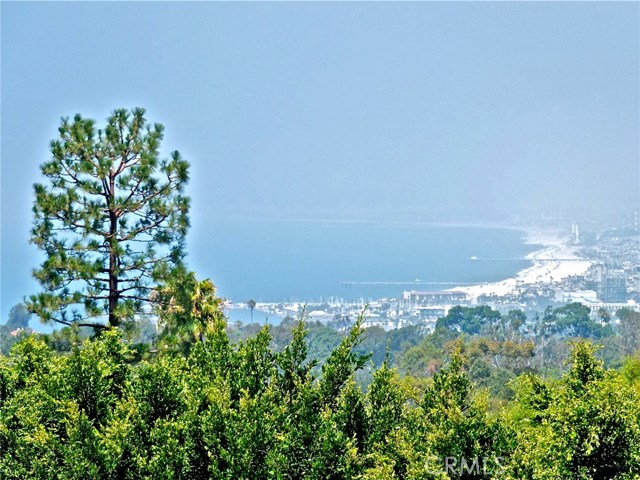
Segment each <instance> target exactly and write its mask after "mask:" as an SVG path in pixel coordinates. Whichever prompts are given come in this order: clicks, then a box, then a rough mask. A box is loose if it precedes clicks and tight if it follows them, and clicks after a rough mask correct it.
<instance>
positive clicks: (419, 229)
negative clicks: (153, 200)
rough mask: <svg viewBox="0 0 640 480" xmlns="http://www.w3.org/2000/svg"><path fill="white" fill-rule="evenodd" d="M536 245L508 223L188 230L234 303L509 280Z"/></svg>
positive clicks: (202, 262)
mask: <svg viewBox="0 0 640 480" xmlns="http://www.w3.org/2000/svg"><path fill="white" fill-rule="evenodd" d="M536 248H537V247H536V246H534V245H527V244H525V243H524V233H523V232H522V231H519V230H515V229H510V228H494V227H491V228H488V227H477V226H473V227H469V226H442V225H429V224H405V225H398V224H376V223H322V222H298V221H283V220H278V221H273V220H271V221H267V220H247V221H238V220H234V221H231V220H228V221H219V222H216V223H215V224H212V225H210V226H209V227H208V228H207V229H206V233H203V232H202V231H201V233H200V234H198V235H195V236H191V237H190V241H189V245H188V250H189V252H190V256H189V258H188V259H187V260H188V262H189V264H190V266H191V268H193V269H195V270H196V272H198V274H199V276H201V277H208V278H211V280H212V281H213V282H214V283H215V284H216V285H217V287H218V293H219V294H220V295H222V296H224V297H225V298H228V299H230V300H231V301H234V302H244V301H246V300H248V299H250V298H251V299H254V300H256V301H258V302H283V301H301V302H314V301H320V300H321V299H327V298H328V297H335V298H342V299H344V300H360V299H364V300H370V299H375V298H383V297H387V298H389V297H398V296H399V295H401V294H402V291H403V290H421V291H425V290H442V289H445V288H451V285H444V284H443V285H429V284H428V282H443V283H447V284H451V283H482V282H493V281H498V280H503V279H505V278H510V277H513V276H515V274H516V273H517V272H518V271H520V270H522V269H524V268H527V267H528V266H530V265H531V263H530V262H529V261H527V260H524V257H525V256H526V255H527V254H528V253H530V252H532V251H534V250H536ZM472 257H477V258H478V260H472ZM345 282H353V283H350V284H349V286H346V285H345ZM372 282H379V283H376V284H372ZM394 282H400V283H396V284H394Z"/></svg>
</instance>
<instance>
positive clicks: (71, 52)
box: [1, 2, 640, 318]
mask: <svg viewBox="0 0 640 480" xmlns="http://www.w3.org/2000/svg"><path fill="white" fill-rule="evenodd" d="M1 14H2V25H1V26H2V97H1V99H2V299H3V301H2V317H3V318H4V316H5V312H6V311H8V308H9V307H10V306H11V305H12V304H13V303H16V302H17V301H20V299H21V297H22V295H24V294H25V293H28V292H25V291H24V285H25V283H24V282H26V281H27V280H25V278H28V277H29V271H30V269H31V268H32V267H33V266H34V263H35V260H34V259H35V258H36V254H35V249H34V247H32V246H28V245H27V239H28V232H29V228H30V224H31V212H30V209H31V206H32V202H33V193H32V184H33V183H34V182H36V181H38V180H39V178H40V177H39V170H38V166H39V165H40V164H41V163H42V162H44V161H45V160H47V158H48V156H49V153H48V144H49V141H50V140H51V139H52V138H54V137H55V135H56V133H57V127H58V124H59V119H60V117H61V116H67V115H73V114H75V113H77V112H80V113H82V114H83V115H85V116H89V117H92V118H95V119H96V120H98V121H99V123H101V122H103V121H104V119H105V118H106V116H107V115H108V114H109V112H110V111H111V110H113V109H114V108H117V107H134V106H142V107H145V108H146V109H147V111H148V118H149V119H150V120H152V121H156V122H160V123H163V124H164V125H165V127H166V135H165V141H164V143H163V147H164V152H166V153H168V152H169V151H170V150H174V149H178V150H180V151H181V152H182V154H183V155H184V156H185V157H186V158H187V159H188V160H190V161H191V163H192V182H191V184H190V187H189V194H190V195H191V197H192V202H193V207H192V223H193V225H194V227H193V229H192V233H191V235H198V234H203V232H205V231H206V226H207V225H210V224H211V223H212V222H214V221H215V218H216V215H218V214H219V215H222V214H223V213H224V214H226V215H228V214H233V213H236V212H237V213H239V214H240V215H239V216H240V217H241V216H242V215H244V214H245V213H246V212H254V214H256V213H255V212H258V213H259V214H261V215H275V214H281V213H283V212H284V213H291V214H295V215H299V214H300V213H301V212H305V211H307V212H311V213H314V212H318V211H323V212H329V213H327V214H328V215H331V212H341V211H344V210H348V211H354V212H357V211H359V210H367V211H370V212H385V213H388V214H391V215H393V214H394V212H397V211H406V210H411V211H414V210H415V211H421V210H430V209H436V210H441V209H449V210H455V211H462V212H471V213H474V214H476V215H478V216H482V214H483V212H486V211H495V210H510V209H514V210H515V209H522V208H538V207H549V206H554V205H562V204H568V205H570V206H572V207H581V208H586V209H607V208H612V207H614V208H619V209H629V210H631V209H633V208H636V206H637V205H638V202H639V192H640V184H639V182H640V172H639V170H640V166H639V143H640V141H639V131H640V125H639V116H640V115H639V111H640V108H639V79H638V75H639V44H640V35H639V25H640V13H639V4H638V3H637V2H625V3H614V2H586V3H577V2H567V3H551V2H543V3H538V2H534V3H518V2H505V3H489V2H486V3H485V2H481V3H466V2H465V3H462V2H460V3H434V2H426V3H233V4H232V3H201V2H191V3H166V2H159V3H151V2H141V3H89V2H87V3H80V2H65V3H53V2H46V3H35V2H20V3H14V2H2V4H1ZM18 260H19V262H20V263H18ZM25 272H26V273H25ZM20 289H22V291H19V290H20Z"/></svg>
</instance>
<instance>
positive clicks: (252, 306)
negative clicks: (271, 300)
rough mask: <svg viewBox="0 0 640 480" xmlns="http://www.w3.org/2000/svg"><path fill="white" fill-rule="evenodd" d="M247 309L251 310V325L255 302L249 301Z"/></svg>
mask: <svg viewBox="0 0 640 480" xmlns="http://www.w3.org/2000/svg"><path fill="white" fill-rule="evenodd" d="M247 307H249V310H251V323H253V309H254V308H256V301H255V300H253V299H251V300H249V301H248V302H247Z"/></svg>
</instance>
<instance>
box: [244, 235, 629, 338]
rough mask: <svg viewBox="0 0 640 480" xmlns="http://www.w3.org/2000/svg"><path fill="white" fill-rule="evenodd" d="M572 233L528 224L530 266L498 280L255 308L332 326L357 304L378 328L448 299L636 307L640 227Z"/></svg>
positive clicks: (424, 319)
mask: <svg viewBox="0 0 640 480" xmlns="http://www.w3.org/2000/svg"><path fill="white" fill-rule="evenodd" d="M579 235H580V233H579V226H578V224H577V223H574V224H573V225H572V229H571V233H570V234H568V232H567V233H566V234H562V232H560V233H559V232H558V231H554V232H551V233H550V232H549V231H541V230H533V229H531V230H529V231H528V243H531V244H535V245H540V246H541V249H540V250H538V251H536V252H533V253H531V254H530V255H529V256H528V257H527V259H528V260H531V262H532V265H531V266H530V267H528V268H527V269H525V270H523V271H521V272H520V273H519V274H518V275H517V276H516V277H515V278H511V279H506V280H503V281H500V282H494V283H482V284H474V285H464V286H459V287H456V286H453V287H451V288H448V289H446V290H439V291H433V290H419V289H408V290H407V289H404V290H399V291H398V295H397V297H395V298H382V299H375V300H374V299H359V300H357V301H352V300H344V299H336V298H332V299H330V300H327V301H322V302H315V303H313V302H309V303H304V302H292V303H288V304H285V303H278V304H276V303H262V304H258V305H257V307H256V308H257V309H259V310H261V311H263V312H265V313H266V314H267V315H274V316H278V317H286V316H293V317H295V316H298V315H300V312H301V311H302V310H303V309H305V314H306V316H307V317H308V319H309V320H312V321H319V322H322V323H325V324H327V325H331V326H333V327H334V328H337V329H346V328H348V327H349V325H351V324H352V322H353V321H354V319H355V318H356V317H357V316H358V315H359V314H361V313H362V312H363V311H364V312H365V313H364V316H365V322H364V326H365V327H370V326H378V327H381V328H384V329H386V330H389V329H395V328H402V327H405V326H410V325H422V326H424V327H425V328H427V329H430V328H433V326H434V325H435V322H436V320H437V319H438V318H440V317H443V316H445V315H446V314H447V312H448V311H449V309H450V308H452V307H453V306H455V305H463V306H464V305H468V306H475V305H488V306H490V307H491V308H494V309H496V310H498V311H500V312H502V313H507V312H508V311H510V310H516V309H518V310H523V311H524V312H525V313H531V314H534V313H535V312H540V311H542V310H544V309H545V308H546V307H547V306H552V307H556V306H560V305H563V304H567V303H572V302H579V303H582V304H585V305H587V306H588V307H590V308H591V311H592V314H593V315H597V312H601V311H602V309H604V310H606V311H608V312H609V313H610V314H612V315H614V316H615V313H616V312H617V311H618V310H619V309H621V308H628V309H632V310H640V231H639V230H638V229H637V228H634V227H633V226H632V227H631V228H626V229H612V230H607V231H604V232H602V233H600V234H598V235H595V236H593V237H592V238H590V239H589V238H585V237H580V236H579ZM474 260H477V261H481V260H480V259H474ZM365 306H366V309H365ZM239 307H242V306H241V305H240V306H239Z"/></svg>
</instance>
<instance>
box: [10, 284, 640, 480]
mask: <svg viewBox="0 0 640 480" xmlns="http://www.w3.org/2000/svg"><path fill="white" fill-rule="evenodd" d="M198 283H199V282H194V283H193V285H197V284H198ZM205 297H206V296H205ZM188 298H191V299H194V298H196V299H197V298H200V299H201V298H202V297H198V296H196V297H193V296H189V297H188ZM198 302H199V300H198V301H194V302H193V303H192V304H191V305H192V308H193V305H199V306H197V307H196V308H197V309H198V312H199V313H198V314H197V315H196V314H194V315H196V316H203V317H206V312H207V308H205V307H206V306H207V305H210V304H208V303H207V302H205V303H204V304H202V303H200V304H198ZM212 311H213V312H216V310H215V309H214V310H212ZM184 314H185V312H182V313H180V315H184ZM200 321H201V323H202V325H201V327H199V328H201V329H202V334H201V335H200V334H198V335H191V337H190V338H191V341H192V345H191V347H190V348H188V349H184V350H181V349H178V350H175V349H160V350H159V351H157V352H155V353H154V354H153V355H152V356H151V357H150V358H149V359H146V360H142V361H139V362H136V363H132V359H133V358H135V357H134V356H133V355H132V351H131V348H130V347H129V344H128V343H127V341H126V340H125V339H124V338H123V337H124V336H125V334H124V332H123V331H122V329H107V330H105V331H103V332H102V333H101V334H99V335H97V336H95V337H93V338H84V339H82V338H80V337H79V336H77V337H75V339H74V341H73V342H72V343H71V346H70V350H69V351H67V352H63V353H57V352H56V351H55V350H54V349H53V348H52V346H53V344H52V342H45V341H44V340H43V338H42V337H39V336H36V335H32V336H29V337H25V338H23V339H21V340H20V341H19V342H18V343H17V344H16V345H15V346H14V348H13V349H12V352H11V355H10V356H8V357H4V356H0V451H1V452H2V455H0V478H8V479H27V478H29V479H31V478H36V479H50V478H57V479H60V480H66V479H108V478H118V479H132V480H133V479H143V478H149V479H157V478H165V479H173V478H180V479H203V478H212V479H226V480H231V479H255V478H264V479H318V480H320V479H384V480H387V479H394V478H396V479H412V480H414V479H415V480H417V479H425V480H426V479H442V480H445V479H450V478H456V479H458V478H463V479H489V478H493V479H502V478H507V479H514V480H515V479H522V478H525V479H543V478H544V479H547V478H548V479H564V478H575V479H585V480H586V479H592V480H596V479H598V480H599V479H604V478H612V479H614V478H618V479H631V478H635V477H634V476H637V475H640V471H639V466H640V408H639V407H638V405H640V389H638V388H637V376H636V375H635V373H634V372H635V367H634V365H635V364H633V362H632V361H631V360H630V361H629V362H628V363H627V365H629V367H625V369H623V370H622V371H621V372H620V373H617V372H613V371H610V370H606V369H605V368H604V366H603V365H602V362H601V361H600V360H597V359H596V357H595V351H596V347H594V346H592V345H590V344H588V343H586V342H576V343H574V344H573V346H572V349H571V354H570V357H569V358H570V360H569V362H570V365H569V370H568V371H567V372H566V374H565V375H564V376H563V377H562V378H561V379H559V380H557V381H548V380H543V379H541V378H540V377H538V376H537V375H535V374H534V373H525V374H523V375H521V376H519V377H517V378H516V379H515V380H512V381H511V382H510V388H512V389H513V391H514V392H515V396H514V398H513V400H511V401H508V402H506V403H505V404H504V406H503V407H502V408H501V410H499V411H498V412H496V413H494V414H492V413H491V412H490V410H489V408H488V404H487V392H486V390H478V389H476V388H474V380H473V377H472V372H473V370H474V369H475V370H478V371H479V370H480V365H485V366H487V367H488V368H490V369H492V368H495V367H493V366H491V361H492V360H491V359H492V358H493V359H494V361H500V362H503V363H508V362H510V361H512V359H511V357H510V355H512V356H513V358H518V359H520V358H525V357H526V356H527V355H528V353H526V352H530V350H531V346H530V345H528V344H526V342H524V343H518V342H513V341H511V340H504V341H502V340H487V339H482V338H478V337H471V339H467V340H466V341H465V340H459V341H457V342H453V343H452V342H450V341H447V342H445V343H444V344H443V348H444V349H445V350H446V351H448V352H450V353H449V356H448V357H443V363H442V365H441V366H439V367H438V368H437V369H436V370H435V372H434V373H433V375H432V376H431V377H430V378H429V379H426V380H421V381H420V380H418V379H414V378H411V377H405V378H402V377H401V376H400V375H399V373H398V372H397V371H396V370H395V369H394V368H392V367H391V364H390V357H389V356H388V355H387V356H386V358H385V359H383V361H382V364H381V366H380V367H379V368H377V369H374V371H373V374H372V378H371V382H370V384H369V386H368V388H367V389H366V390H363V389H362V388H361V387H360V386H359V385H358V384H357V383H356V381H355V374H356V372H357V371H358V370H360V369H362V368H364V367H365V366H366V365H365V364H366V363H367V362H368V361H369V359H368V358H367V356H366V355H365V356H363V355H362V354H361V353H359V352H358V351H357V349H358V348H359V347H361V345H362V343H361V340H362V335H363V332H362V329H361V324H360V321H361V320H360V321H359V322H357V323H356V325H355V326H354V327H353V328H352V329H351V331H350V332H349V333H348V334H346V335H344V336H343V338H342V339H341V341H340V343H339V344H338V346H337V347H336V348H335V349H334V350H333V351H332V352H331V353H330V354H329V355H328V357H327V358H326V360H325V361H324V363H323V364H322V366H321V367H320V368H318V367H317V362H316V360H315V359H313V358H309V351H310V349H309V345H308V341H309V332H310V327H309V326H308V325H307V324H305V323H304V322H302V321H298V322H296V323H294V324H290V326H291V327H292V330H291V332H290V336H289V339H290V340H289V342H288V343H287V344H286V345H284V346H283V347H282V348H280V349H279V350H274V349H273V348H272V345H273V342H274V339H273V337H272V335H271V329H270V328H269V327H268V326H264V327H263V328H262V329H260V330H259V331H258V332H257V334H256V335H255V336H253V337H250V338H247V339H245V340H243V341H240V342H231V341H229V338H228V336H227V333H226V324H225V322H224V319H223V318H222V317H219V316H218V315H217V313H216V314H215V315H213V316H212V317H211V318H210V321H208V320H207V321H205V320H203V318H201V319H200ZM185 325H187V323H185ZM189 331H191V330H189ZM444 338H446V337H438V340H437V341H438V342H441V341H444ZM435 341H436V340H432V342H435ZM521 350H523V351H524V352H525V353H524V354H523V353H522V351H521ZM497 357H503V358H499V359H498V360H495V359H496V358H497ZM518 361H520V360H518ZM476 375H477V373H476ZM34 459H37V460H34Z"/></svg>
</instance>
